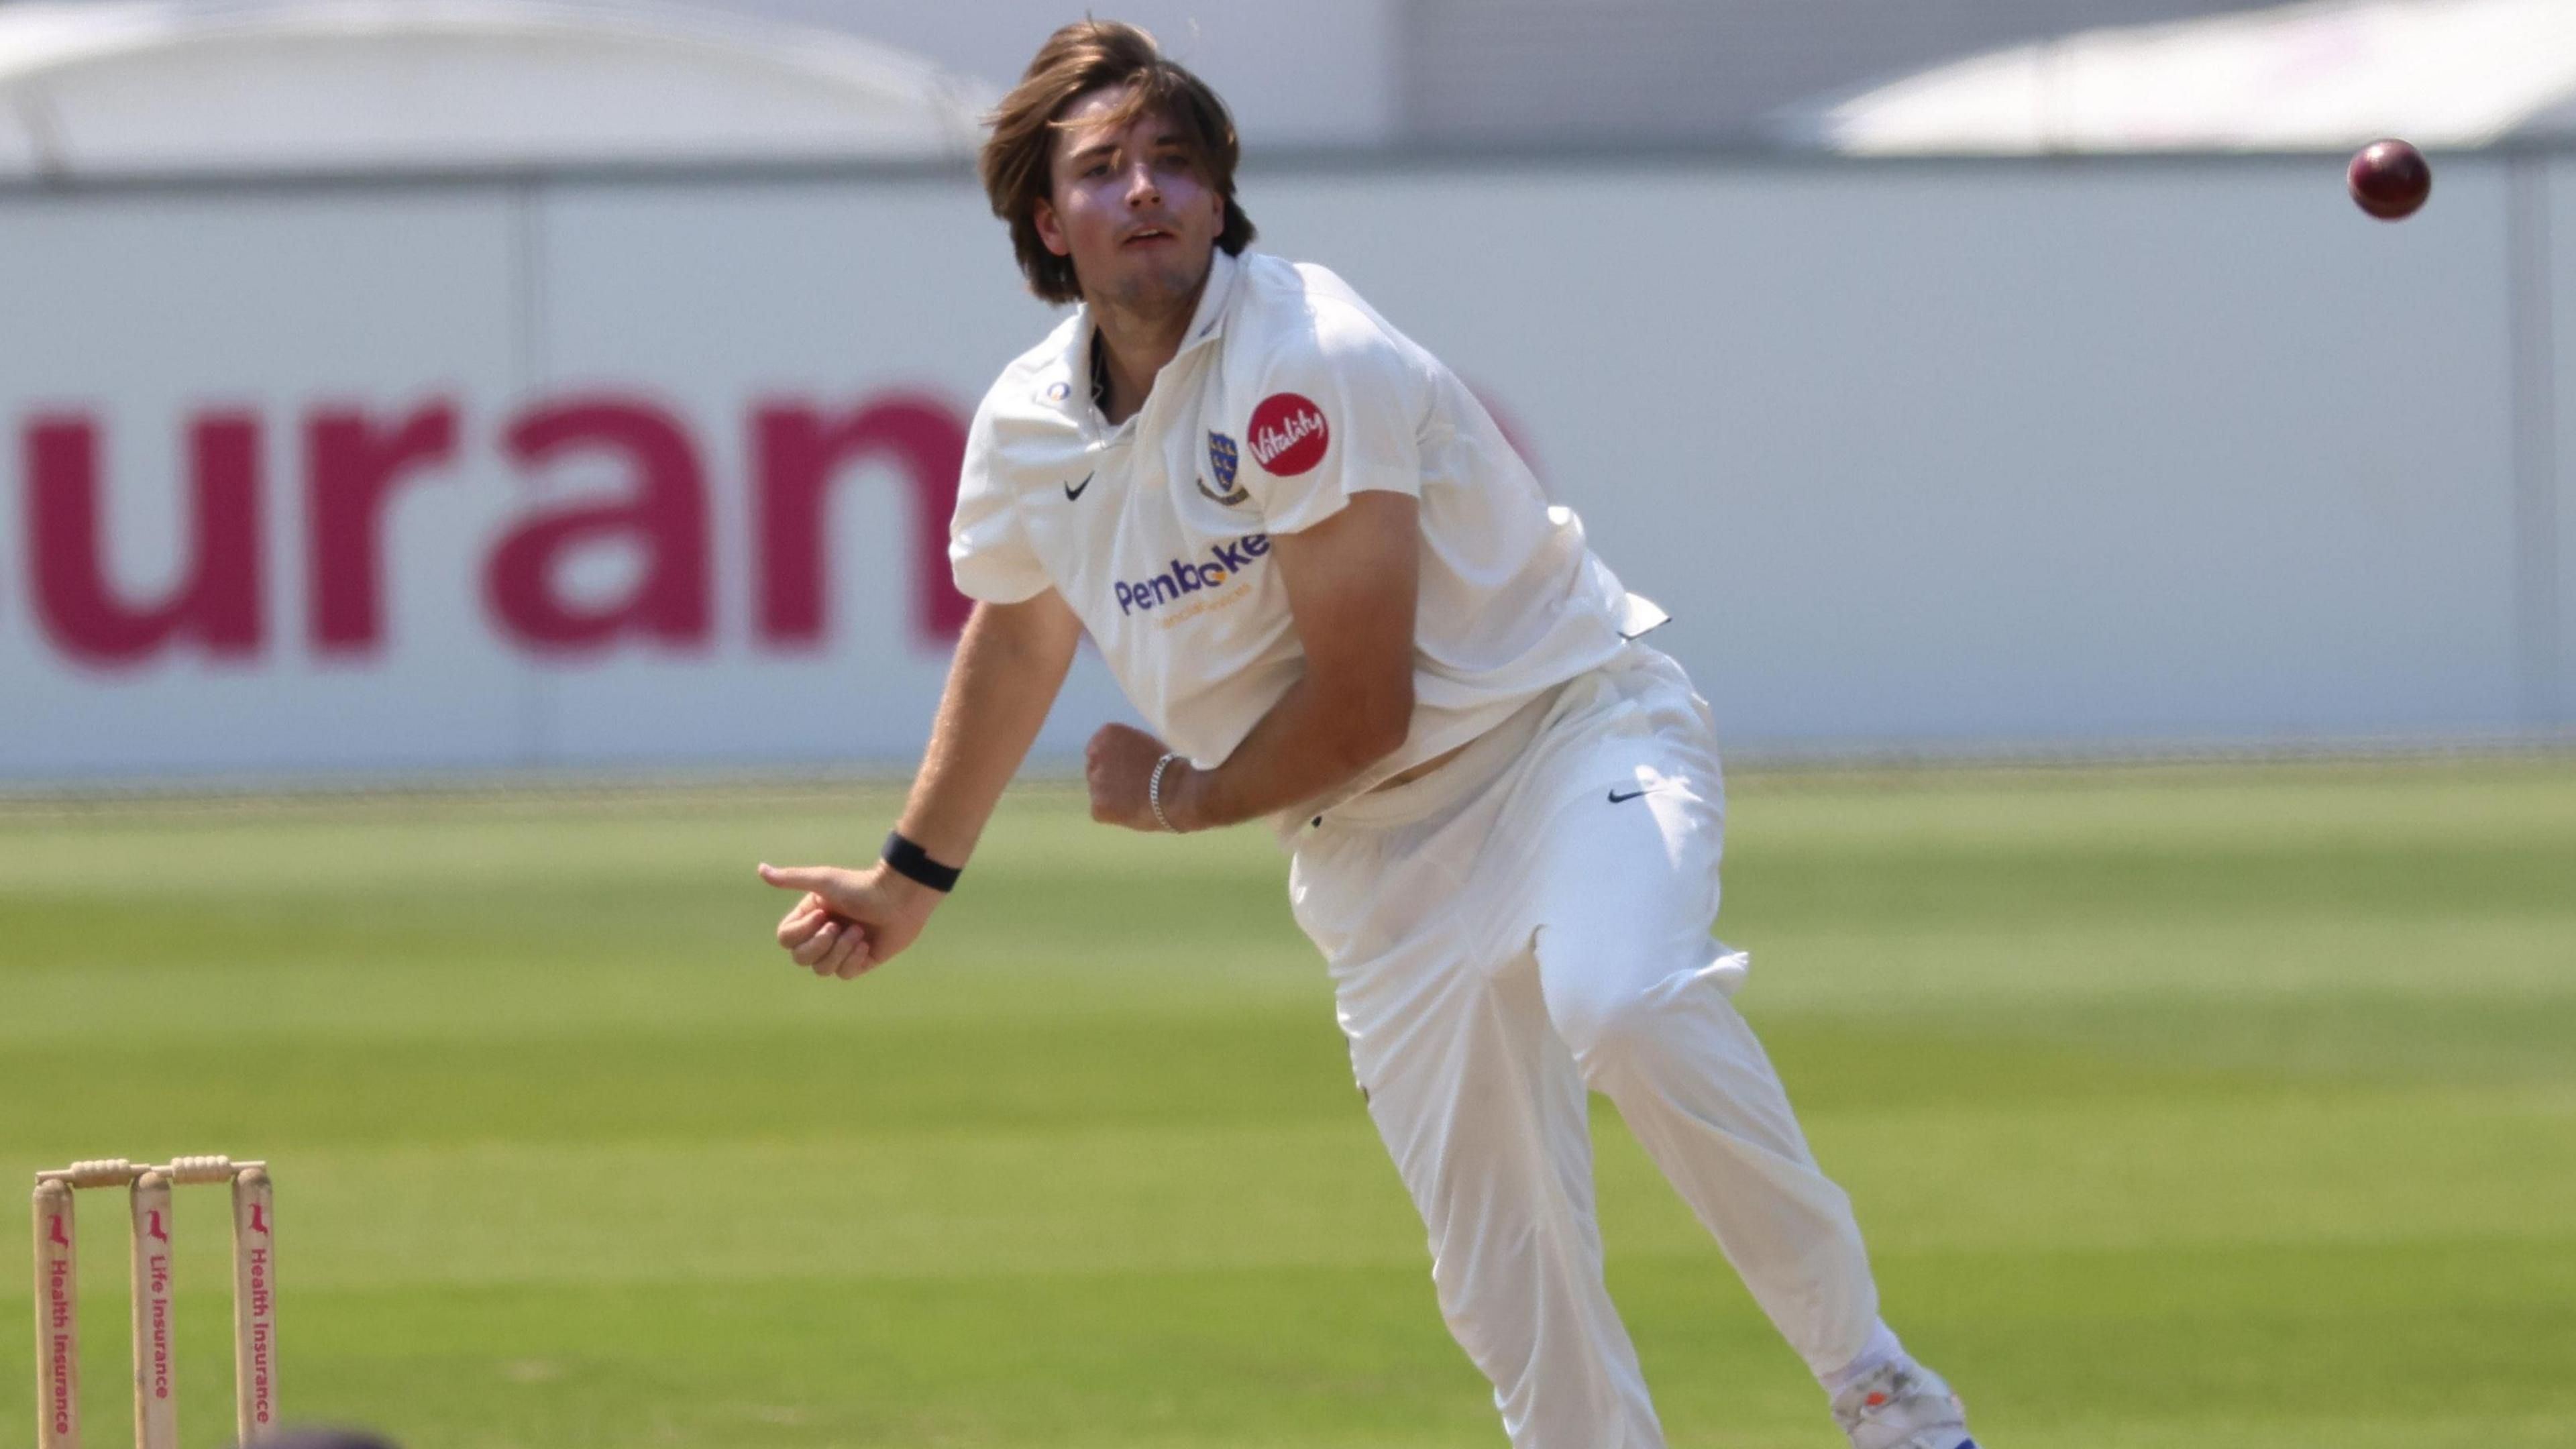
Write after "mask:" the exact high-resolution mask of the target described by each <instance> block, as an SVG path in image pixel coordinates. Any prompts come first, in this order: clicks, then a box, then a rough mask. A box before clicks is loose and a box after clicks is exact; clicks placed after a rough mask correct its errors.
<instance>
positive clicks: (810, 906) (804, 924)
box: [778, 896, 831, 951]
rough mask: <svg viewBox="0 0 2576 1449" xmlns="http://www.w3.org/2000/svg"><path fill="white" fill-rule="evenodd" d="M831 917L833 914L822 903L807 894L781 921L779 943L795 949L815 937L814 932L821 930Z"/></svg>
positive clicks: (791, 949) (779, 924)
mask: <svg viewBox="0 0 2576 1449" xmlns="http://www.w3.org/2000/svg"><path fill="white" fill-rule="evenodd" d="M830 919H831V915H830V913H829V912H827V911H825V910H824V909H823V906H822V903H821V902H819V901H817V900H815V899H814V898H813V897H812V896H807V897H806V898H805V899H804V900H803V901H801V902H799V903H798V905H797V907H796V909H794V910H792V911H789V912H788V913H787V915H786V917H785V918H784V919H782V920H780V921H779V923H778V944H779V945H781V946H784V947H786V948H787V949H788V950H790V951H793V950H795V949H796V948H797V947H799V946H802V945H804V944H805V943H806V942H807V941H809V940H811V939H813V936H814V933H815V932H816V931H819V930H821V929H822V928H823V923H824V922H825V921H828V920H830Z"/></svg>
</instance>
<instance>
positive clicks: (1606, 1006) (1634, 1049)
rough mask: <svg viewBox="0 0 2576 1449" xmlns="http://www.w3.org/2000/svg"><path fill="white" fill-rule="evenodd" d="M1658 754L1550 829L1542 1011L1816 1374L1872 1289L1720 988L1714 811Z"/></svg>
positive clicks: (1737, 960) (1867, 1303)
mask: <svg viewBox="0 0 2576 1449" xmlns="http://www.w3.org/2000/svg"><path fill="white" fill-rule="evenodd" d="M1672 763H1673V762H1671V761H1669V760H1668V761H1667V762H1666V765H1665V767H1664V768H1661V769H1659V770H1657V772H1656V775H1655V776H1653V777H1650V778H1651V779H1654V780H1656V781H1658V783H1652V784H1648V783H1647V781H1645V780H1640V781H1639V782H1638V783H1636V784H1632V785H1630V786H1629V787H1628V788H1629V789H1631V790H1634V789H1639V788H1644V789H1645V791H1646V793H1644V794H1643V795H1640V796H1636V797H1632V798H1628V799H1623V800H1618V801H1615V802H1614V801H1612V800H1611V799H1610V798H1609V796H1610V794H1611V793H1613V792H1612V791H1611V790H1610V789H1609V788H1608V787H1607V786H1605V787H1604V789H1603V790H1602V791H1601V792H1600V793H1599V794H1597V795H1595V796H1592V797H1590V798H1587V799H1583V800H1579V801H1578V802H1577V803H1575V804H1573V805H1571V806H1569V807H1566V808H1565V809H1563V810H1562V811H1560V812H1559V813H1558V815H1557V817H1556V818H1555V820H1554V821H1552V822H1551V823H1550V825H1549V826H1548V828H1547V829H1546V832H1545V838H1546V841H1547V845H1546V848H1545V849H1546V855H1547V857H1548V861H1549V869H1548V870H1547V872H1546V873H1545V875H1544V876H1543V877H1542V878H1541V879H1540V880H1539V882H1538V883H1537V889H1536V893H1535V899H1534V902H1533V904H1534V907H1535V912H1534V913H1535V916H1536V919H1537V921H1538V928H1537V933H1536V950H1537V955H1538V960H1539V968H1540V979H1541V981H1542V983H1543V986H1544V990H1545V995H1546V1000H1547V1005H1548V1012H1549V1016H1550V1018H1551V1019H1552V1021H1553V1022H1554V1023H1555V1027H1556V1030H1557V1031H1558V1032H1559V1033H1560V1034H1561V1035H1562V1037H1563V1039H1564V1040H1565V1043H1566V1045H1567V1046H1568V1047H1569V1048H1570V1049H1571V1052H1572V1055H1573V1057H1574V1060H1575V1062H1576V1064H1577V1066H1578V1068H1579V1069H1580V1071H1581V1073H1582V1075H1583V1078H1584V1080H1585V1081H1586V1082H1587V1083H1589V1084H1590V1085H1591V1086H1592V1087H1593V1088H1594V1089H1596V1090H1598V1091H1600V1092H1601V1093H1603V1094H1604V1095H1606V1096H1608V1097H1609V1098H1610V1099H1611V1101H1612V1102H1614V1103H1616V1104H1617V1106H1618V1108H1619V1114H1620V1116H1621V1117H1622V1118H1624V1119H1625V1120H1626V1121H1627V1123H1628V1128H1629V1130H1630V1131H1631V1132H1633V1133H1634V1134H1635V1135H1636V1137H1637V1140H1638V1142H1639V1144H1640V1145H1642V1146H1643V1147H1644V1148H1645V1149H1646V1151H1647V1153H1648V1154H1649V1155H1650V1156H1652V1157H1653V1158H1654V1160H1655V1164H1656V1166H1658V1167H1660V1168H1661V1169H1662V1170H1663V1172H1664V1175H1665V1176H1666V1177H1667V1178H1669V1179H1671V1181H1672V1184H1673V1186H1674V1188H1675V1189H1677V1190H1678V1191H1679V1192H1680V1193H1681V1195H1682V1197H1683V1199H1684V1200H1685V1201H1687V1202H1688V1203H1689V1204H1690V1206H1691V1210H1692V1211H1693V1212H1694V1213H1696V1214H1697V1215H1698V1216H1699V1219H1700V1221H1701V1222H1702V1223H1704V1224H1706V1225H1707V1227H1708V1229H1709V1231H1710V1232H1711V1233H1713V1234H1715V1235H1716V1237H1717V1240H1718V1243H1719V1245H1720V1246H1721V1247H1722V1248H1724V1249H1725V1251H1726V1255H1727V1258H1728V1260H1729V1261H1730V1262H1732V1263H1733V1264H1734V1265H1735V1268H1736V1271H1737V1272H1739V1273H1741V1274H1742V1275H1743V1277H1744V1282H1745V1286H1746V1287H1748V1288H1750V1289H1751V1290H1752V1292H1753V1296H1754V1298H1755V1300H1756V1301H1757V1302H1759V1303H1760V1304H1761V1305H1762V1308H1763V1311H1764V1312H1766V1313H1768V1314H1769V1315H1770V1317H1771V1321H1772V1322H1773V1323H1774V1324H1776V1325H1778V1327H1779V1329H1780V1331H1781V1333H1782V1334H1783V1335H1785V1336H1786V1337H1787V1338H1788V1340H1789V1343H1790V1346H1791V1347H1793V1348H1795V1349H1796V1350H1797V1351H1798V1354H1799V1356H1800V1357H1801V1358H1803V1359H1805V1360H1806V1362H1807V1365H1808V1367H1809V1368H1810V1369H1812V1370H1814V1371H1815V1372H1816V1373H1817V1374H1818V1375H1819V1376H1823V1375H1828V1374H1831V1373H1834V1372H1835V1371H1837V1370H1840V1369H1842V1368H1843V1367H1844V1366H1846V1365H1848V1364H1849V1363H1851V1362H1852V1361H1853V1360H1854V1359H1855V1358H1857V1357H1859V1356H1860V1355H1861V1354H1862V1352H1863V1351H1864V1350H1865V1349H1867V1348H1868V1347H1869V1345H1870V1340H1871V1338H1872V1336H1873V1334H1874V1333H1875V1332H1876V1331H1877V1329H1878V1326H1879V1325H1878V1290H1877V1287H1876V1285H1875V1283H1874V1281H1873V1279H1872V1278H1871V1275H1870V1270H1869V1258H1868V1254H1867V1252H1866V1251H1865V1250H1864V1248H1863V1247H1862V1244H1861V1237H1860V1230H1859V1228H1858V1227H1857V1226H1856V1225H1855V1223H1854V1222H1853V1219H1852V1212H1851V1203H1850V1200H1849V1199H1848V1198H1847V1197H1846V1196H1845V1195H1844V1194H1843V1191H1842V1189H1841V1188H1839V1187H1837V1186H1835V1185H1834V1183H1833V1181H1832V1180H1831V1179H1830V1178H1828V1177H1826V1176H1825V1174H1824V1172H1823V1171H1822V1170H1821V1169H1819V1168H1818V1167H1817V1165H1816V1161H1815V1157H1814V1155H1813V1154H1812V1153H1811V1152H1810V1151H1809V1150H1808V1147H1807V1142H1806V1138H1805V1135H1804V1134H1803V1133H1801V1132H1800V1131H1799V1129H1798V1120H1797V1116H1796V1114H1795V1113H1794V1112H1792V1111H1791V1109H1790V1106H1789V1098H1788V1094H1787V1092H1786V1091H1785V1090H1784V1089H1783V1088H1782V1087H1781V1085H1780V1079H1779V1076H1778V1074H1777V1073H1776V1072H1775V1071H1774V1070H1773V1069H1772V1066H1771V1061H1770V1058H1769V1057H1768V1056H1767V1055H1766V1054H1765V1053H1764V1052H1763V1050H1762V1045H1761V1043H1760V1042H1759V1041H1757V1040H1756V1039H1755V1038H1754V1035H1753V1031H1752V1028H1751V1027H1749V1026H1747V1025H1746V1024H1745V1021H1744V1018H1743V1017H1742V1016H1740V1015H1738V1014H1737V1012H1736V1010H1735V1007H1734V1005H1733V1003H1731V1002H1730V1001H1729V1000H1728V999H1727V996H1728V993H1729V991H1731V990H1732V989H1733V985H1734V983H1735V981H1736V980H1737V979H1739V978H1740V976H1741V973H1742V971H1743V958H1742V957H1741V956H1739V955H1736V954H1734V953H1731V952H1729V951H1727V950H1726V948H1725V947H1723V946H1722V945H1720V944H1719V943H1717V942H1715V941H1713V940H1711V939H1710V938H1709V935H1708V926H1709V923H1710V921H1711V919H1712V918H1713V916H1714V915H1715V906H1716V900H1715V897H1716V886H1715V881H1716V876H1717V852H1718V835H1717V820H1718V806H1717V804H1716V802H1715V800H1714V799H1712V798H1710V797H1709V796H1707V795H1704V794H1703V793H1701V792H1702V786H1701V785H1700V784H1699V782H1697V781H1694V780H1692V779H1691V778H1689V777H1688V776H1687V775H1685V774H1683V773H1681V771H1679V770H1677V769H1673V768H1671V765H1672ZM1621 793H1624V792H1621Z"/></svg>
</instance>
